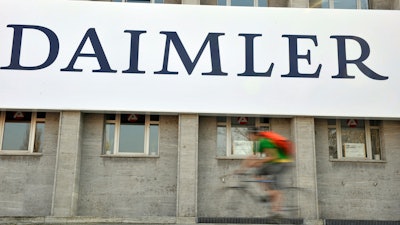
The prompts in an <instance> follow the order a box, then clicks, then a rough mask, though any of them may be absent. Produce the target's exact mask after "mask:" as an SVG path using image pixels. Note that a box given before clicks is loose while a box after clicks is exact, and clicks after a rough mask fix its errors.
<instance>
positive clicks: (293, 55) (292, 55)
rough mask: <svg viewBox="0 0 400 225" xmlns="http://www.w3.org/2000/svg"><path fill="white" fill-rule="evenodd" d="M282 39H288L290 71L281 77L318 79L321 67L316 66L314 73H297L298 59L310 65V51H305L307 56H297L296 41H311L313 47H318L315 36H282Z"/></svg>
mask: <svg viewBox="0 0 400 225" xmlns="http://www.w3.org/2000/svg"><path fill="white" fill-rule="evenodd" d="M282 37H287V38H288V39H289V64H290V69H289V73H288V74H285V75H282V77H309V78H318V77H319V73H320V71H321V67H322V65H321V64H319V65H318V69H317V71H316V72H315V73H312V74H308V73H300V72H299V64H298V59H306V60H307V62H308V64H311V60H310V50H307V54H305V55H299V54H298V53H297V39H300V38H303V39H311V40H313V42H314V45H315V46H318V42H317V36H315V35H282Z"/></svg>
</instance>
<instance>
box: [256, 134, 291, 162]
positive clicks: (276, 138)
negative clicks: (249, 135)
mask: <svg viewBox="0 0 400 225" xmlns="http://www.w3.org/2000/svg"><path fill="white" fill-rule="evenodd" d="M259 135H260V136H262V137H265V138H267V139H269V140H271V141H272V142H273V143H274V144H275V145H276V146H277V147H278V148H280V149H282V150H283V153H285V155H287V156H290V157H292V156H294V153H295V150H294V147H293V144H292V142H291V141H289V140H288V139H287V138H286V137H283V136H282V135H280V134H277V133H275V132H272V131H262V132H260V133H259Z"/></svg>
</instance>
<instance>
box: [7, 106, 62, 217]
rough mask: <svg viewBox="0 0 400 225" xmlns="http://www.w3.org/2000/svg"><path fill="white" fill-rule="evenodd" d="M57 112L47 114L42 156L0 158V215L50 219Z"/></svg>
mask: <svg viewBox="0 0 400 225" xmlns="http://www.w3.org/2000/svg"><path fill="white" fill-rule="evenodd" d="M58 128H59V113H47V115H46V126H45V133H44V143H43V152H42V153H41V155H34V156H32V155H24V156H23V155H13V156H10V155H1V156H0V216H32V215H34V216H49V215H50V214H51V207H52V196H53V186H54V171H55V161H56V160H55V158H56V149H57V140H58Z"/></svg>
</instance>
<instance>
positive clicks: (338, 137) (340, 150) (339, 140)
mask: <svg viewBox="0 0 400 225" xmlns="http://www.w3.org/2000/svg"><path fill="white" fill-rule="evenodd" d="M342 120H343V119H336V120H335V125H329V123H328V125H327V130H328V132H329V129H336V147H337V149H336V151H337V152H336V154H337V156H336V157H337V158H333V157H332V155H331V154H330V153H329V158H330V160H331V161H360V162H362V161H378V162H379V161H384V159H383V152H382V146H383V145H382V139H381V135H379V146H380V153H379V156H380V157H379V159H375V156H374V157H373V153H372V140H371V130H373V129H376V130H378V132H379V133H380V130H381V129H380V126H379V125H375V126H374V125H370V120H363V122H364V135H365V153H366V154H367V155H366V157H365V158H356V157H345V156H344V155H343V143H342V124H341V122H342ZM328 138H329V137H328Z"/></svg>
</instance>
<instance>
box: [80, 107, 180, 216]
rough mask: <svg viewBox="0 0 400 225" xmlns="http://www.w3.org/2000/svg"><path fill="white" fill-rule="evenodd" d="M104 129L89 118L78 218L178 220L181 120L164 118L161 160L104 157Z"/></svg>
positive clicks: (98, 117) (100, 121) (98, 120)
mask: <svg viewBox="0 0 400 225" xmlns="http://www.w3.org/2000/svg"><path fill="white" fill-rule="evenodd" d="M103 125H104V116H103V115H102V114H85V116H84V128H83V130H84V131H83V141H82V163H81V174H80V176H81V181H80V194H79V201H78V216H93V217H138V216H175V215H176V197H177V193H176V192H177V190H176V189H177V187H176V185H177V152H178V151H177V149H178V117H177V116H160V137H159V138H160V144H159V146H160V149H159V157H138V158H131V157H129V158H122V157H108V156H101V150H102V149H101V148H102V135H103V133H102V132H103Z"/></svg>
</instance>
